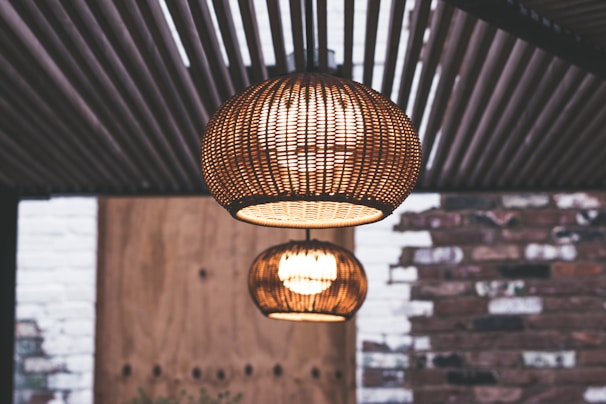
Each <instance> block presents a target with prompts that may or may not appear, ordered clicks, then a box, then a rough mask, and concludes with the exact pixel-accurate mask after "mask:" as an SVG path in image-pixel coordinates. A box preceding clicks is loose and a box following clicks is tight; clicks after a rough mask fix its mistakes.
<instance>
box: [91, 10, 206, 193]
mask: <svg viewBox="0 0 606 404" xmlns="http://www.w3.org/2000/svg"><path fill="white" fill-rule="evenodd" d="M94 4H97V5H98V6H99V12H100V14H101V16H102V18H104V21H105V22H106V23H107V25H108V26H109V29H110V30H111V31H112V33H113V34H114V37H115V40H116V42H115V43H114V46H116V47H119V48H120V49H122V52H123V54H124V55H127V57H128V62H129V65H130V68H131V70H130V75H131V77H133V78H135V80H139V82H140V83H142V87H143V88H145V89H146V90H147V91H148V92H149V94H150V98H151V100H153V101H155V102H154V103H153V107H152V108H153V109H155V110H156V111H157V113H158V114H159V116H161V117H162V118H163V119H162V121H161V122H162V123H163V124H164V125H165V127H166V131H167V133H170V136H169V137H167V141H168V143H169V144H170V145H171V148H174V149H176V151H177V152H179V154H180V155H181V159H180V160H179V161H176V162H175V164H177V165H182V166H183V170H184V171H185V173H186V175H187V176H188V178H189V179H190V180H189V182H188V188H190V187H191V186H192V184H195V182H193V181H195V180H196V179H198V178H199V163H198V161H197V158H196V155H197V153H194V151H195V150H196V149H197V148H198V147H199V141H198V140H197V136H196V133H195V129H194V127H193V125H192V123H191V121H189V120H188V119H187V118H188V117H185V119H184V117H182V116H181V114H180V113H178V112H177V111H175V108H172V109H171V105H170V104H171V103H172V102H175V103H179V97H178V95H177V94H175V93H174V88H171V89H170V91H168V92H167V91H166V87H167V86H166V85H165V84H163V83H158V81H159V80H158V76H156V75H154V73H153V72H152V69H153V68H155V67H156V66H155V64H156V63H161V61H159V60H157V59H156V56H157V54H156V52H155V51H154V49H155V47H154V45H153V44H151V43H149V45H150V46H151V47H152V49H149V50H148V51H146V52H144V51H143V50H141V49H140V48H139V47H138V46H137V44H136V43H135V39H134V38H133V32H131V31H129V29H128V27H127V25H126V24H124V22H123V21H122V17H121V16H120V13H119V11H118V9H117V8H116V7H115V5H114V4H113V3H110V2H99V3H94ZM80 11H81V15H87V16H89V19H92V20H94V17H92V15H89V14H88V13H90V10H89V9H88V8H86V7H81V8H80ZM147 40H149V38H148V39H147ZM149 53H155V55H150V54H149ZM146 57H147V58H146ZM150 58H151V59H150ZM157 73H160V77H162V78H163V79H166V80H169V77H167V76H166V74H165V73H166V72H165V71H163V70H162V69H160V71H159V72H157ZM161 85H162V86H163V88H164V89H165V91H164V92H163V91H162V89H161V88H160V86H161ZM151 100H150V101H151ZM148 103H149V104H152V103H150V102H149V101H148ZM177 105H179V104H177ZM177 119H179V120H182V121H183V122H178V121H177ZM181 127H185V128H186V129H187V130H182V129H181ZM188 135H189V136H188Z"/></svg>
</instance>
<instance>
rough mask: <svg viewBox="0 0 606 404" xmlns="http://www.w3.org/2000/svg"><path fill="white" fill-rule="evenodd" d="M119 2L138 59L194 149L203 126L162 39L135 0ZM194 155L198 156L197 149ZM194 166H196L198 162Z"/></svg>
mask: <svg viewBox="0 0 606 404" xmlns="http://www.w3.org/2000/svg"><path fill="white" fill-rule="evenodd" d="M118 4H120V5H122V10H121V16H122V19H123V21H124V25H126V26H128V27H130V29H129V31H130V33H131V38H132V39H133V40H135V46H136V48H137V49H138V50H139V54H140V57H141V60H143V61H144V62H146V65H147V66H148V67H149V71H150V73H151V75H152V77H154V78H155V79H156V81H157V82H158V89H159V90H160V94H161V95H162V97H163V98H165V99H166V100H167V102H166V106H167V108H168V110H169V111H171V115H173V116H174V119H175V122H176V123H177V124H178V125H179V128H180V133H182V134H183V136H182V137H183V140H184V141H185V142H188V146H189V147H188V150H189V151H190V152H191V151H192V150H196V149H197V148H198V147H199V146H200V135H201V133H202V130H203V129H204V126H203V125H202V122H201V121H200V119H199V115H198V114H192V115H190V114H189V113H188V110H189V109H188V108H187V106H186V104H187V103H186V102H185V100H184V99H183V96H182V94H183V92H182V91H179V84H180V80H179V79H178V75H176V74H174V70H173V69H171V68H170V64H169V62H168V60H166V59H164V58H163V55H166V52H165V51H163V47H162V43H161V42H160V41H158V39H157V37H158V35H157V33H155V30H154V29H153V26H150V25H148V24H147V23H146V21H145V19H144V18H143V16H142V14H141V12H140V9H139V8H138V7H137V4H136V2H120V3H118ZM222 60H223V59H221V61H222ZM229 95H231V94H226V98H227V96H229ZM176 135H177V134H176ZM177 137H178V136H177ZM195 155H196V156H197V153H195ZM195 166H196V167H198V164H196V165H195ZM195 171H196V173H198V172H199V169H198V168H196V169H195ZM196 175H197V174H196Z"/></svg>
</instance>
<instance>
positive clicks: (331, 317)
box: [267, 312, 347, 323]
mask: <svg viewBox="0 0 606 404" xmlns="http://www.w3.org/2000/svg"><path fill="white" fill-rule="evenodd" d="M267 317H269V318H273V319H276V320H288V321H312V322H316V323H317V322H324V323H338V322H343V321H346V320H347V318H346V317H345V316H339V315H336V314H325V313H296V312H275V313H269V314H268V315H267Z"/></svg>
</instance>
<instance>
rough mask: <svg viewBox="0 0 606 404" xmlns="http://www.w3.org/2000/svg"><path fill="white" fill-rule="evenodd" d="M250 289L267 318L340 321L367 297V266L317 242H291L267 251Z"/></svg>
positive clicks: (252, 275) (251, 275)
mask: <svg viewBox="0 0 606 404" xmlns="http://www.w3.org/2000/svg"><path fill="white" fill-rule="evenodd" d="M248 289H249V291H250V295H251V296H252V298H253V300H254V301H255V303H256V304H257V306H258V307H259V309H260V310H261V312H263V314H265V315H266V316H268V317H270V318H275V319H280V320H291V321H318V322H338V321H345V320H348V319H349V318H351V317H352V316H353V315H354V314H355V312H356V311H357V310H358V309H359V308H360V306H361V305H362V303H363V302H364V298H365V297H366V290H367V281H366V274H365V273H364V268H362V265H361V264H360V262H359V261H358V260H357V259H356V257H354V256H353V254H352V253H350V252H349V251H347V250H346V249H344V248H342V247H339V246H337V245H334V244H331V243H327V242H322V241H317V240H310V241H291V242H289V243H286V244H280V245H278V246H274V247H271V248H269V249H267V250H265V251H263V252H262V253H261V254H259V256H258V257H257V258H256V259H255V261H254V262H253V264H252V266H251V268H250V272H249V274H248Z"/></svg>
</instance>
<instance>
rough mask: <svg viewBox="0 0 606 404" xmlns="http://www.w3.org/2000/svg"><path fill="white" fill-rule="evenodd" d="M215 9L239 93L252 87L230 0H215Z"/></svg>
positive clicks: (232, 76)
mask: <svg viewBox="0 0 606 404" xmlns="http://www.w3.org/2000/svg"><path fill="white" fill-rule="evenodd" d="M169 3H170V2H169ZM213 7H214V9H215V15H216V17H217V22H218V23H219V30H220V31H221V38H222V39H223V45H224V46H225V52H226V53H227V58H228V59H229V71H230V72H231V78H232V82H233V84H234V88H235V90H236V92H239V91H242V90H244V88H246V87H248V86H249V85H250V80H249V79H248V73H247V72H246V66H244V61H243V60H242V52H241V51H240V44H239V43H238V35H237V34H236V27H235V25H234V19H233V15H232V11H231V6H230V5H229V0H213ZM211 112H214V110H211Z"/></svg>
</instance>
